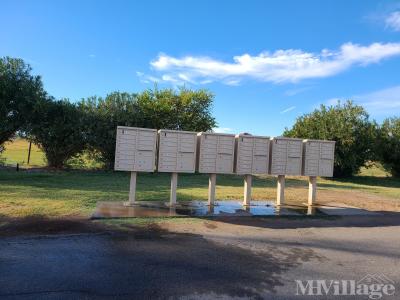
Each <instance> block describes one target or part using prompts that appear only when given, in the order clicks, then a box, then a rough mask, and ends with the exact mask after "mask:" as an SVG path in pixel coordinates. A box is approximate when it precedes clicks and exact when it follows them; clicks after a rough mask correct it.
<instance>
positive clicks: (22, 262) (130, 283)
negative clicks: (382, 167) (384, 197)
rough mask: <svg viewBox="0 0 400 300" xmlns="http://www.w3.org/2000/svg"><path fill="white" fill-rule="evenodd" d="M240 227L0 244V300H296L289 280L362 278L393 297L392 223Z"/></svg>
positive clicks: (156, 228)
mask: <svg viewBox="0 0 400 300" xmlns="http://www.w3.org/2000/svg"><path fill="white" fill-rule="evenodd" d="M388 218H391V220H392V221H391V223H388V224H387V225H382V226H378V225H376V224H377V223H379V220H382V222H383V221H385V220H388ZM233 219H234V218H226V220H233ZM237 219H240V220H245V219H246V218H237ZM184 220H185V219H184ZM247 220H249V222H250V223H244V224H243V225H244V226H243V225H237V224H232V223H225V221H210V220H199V221H196V222H195V223H190V222H189V221H187V222H188V223H185V222H186V221H185V222H181V221H179V222H173V223H170V225H169V226H168V228H165V227H162V226H161V225H151V226H148V227H135V226H132V227H129V229H130V230H129V231H123V232H118V231H113V232H104V231H103V232H100V231H99V232H97V233H96V232H91V233H82V234H53V235H33V236H10V237H3V238H0V249H1V251H0V299H2V300H3V299H5V300H11V299H18V300H19V299H23V300H25V299H29V300H30V299H32V300H33V299H35V300H36V299H296V300H298V299H310V296H305V297H302V296H298V295H296V283H295V282H296V280H299V279H300V280H307V279H321V280H323V279H327V280H329V279H337V280H340V279H352V280H360V279H362V278H363V277H364V276H366V275H368V274H384V275H385V276H386V277H387V278H389V279H390V280H391V281H393V282H394V283H395V285H396V292H397V291H398V290H400V286H399V283H400V273H399V271H398V270H399V269H400V250H399V249H400V238H399V235H398V232H399V228H400V227H399V219H398V216H395V215H393V216H389V217H375V216H374V217H369V216H357V217H347V218H346V217H344V218H343V219H342V218H339V219H333V220H327V219H315V218H313V219H308V218H307V219H303V218H301V219H298V218H296V219H282V218H280V219H271V218H269V219H266V220H265V221H263V220H262V219H260V218H247ZM356 220H357V222H356V223H354V222H355V221H356ZM229 222H230V221H229ZM346 222H353V223H352V226H348V227H341V226H343V225H345V224H347V223H346ZM276 223H280V226H281V228H279V229H278V228H277V229H270V228H264V226H272V224H276ZM364 226H371V227H364ZM78 227H80V226H78ZM61 229H62V228H61ZM397 296H398V294H397V293H396V295H395V296H394V297H385V299H398V297H397ZM367 298H368V297H365V296H362V297H353V296H345V297H338V296H333V295H332V296H331V297H329V296H328V297H326V296H324V297H312V299H367Z"/></svg>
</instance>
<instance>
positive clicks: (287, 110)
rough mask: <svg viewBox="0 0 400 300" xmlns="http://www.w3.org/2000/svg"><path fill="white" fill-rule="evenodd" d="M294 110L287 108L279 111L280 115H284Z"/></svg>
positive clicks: (292, 107) (293, 107)
mask: <svg viewBox="0 0 400 300" xmlns="http://www.w3.org/2000/svg"><path fill="white" fill-rule="evenodd" d="M295 108H296V106H291V107H288V108H286V109H284V110H282V111H281V114H286V113H287V112H289V111H292V110H293V109H295Z"/></svg>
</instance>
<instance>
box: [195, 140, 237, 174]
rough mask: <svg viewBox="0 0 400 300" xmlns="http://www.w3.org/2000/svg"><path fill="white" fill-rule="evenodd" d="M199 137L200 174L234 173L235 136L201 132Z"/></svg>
mask: <svg viewBox="0 0 400 300" xmlns="http://www.w3.org/2000/svg"><path fill="white" fill-rule="evenodd" d="M197 136H198V147H199V157H198V170H199V172H200V173H209V174H226V173H228V174H229V173H233V159H234V152H235V135H233V134H223V133H212V132H200V133H198V134H197Z"/></svg>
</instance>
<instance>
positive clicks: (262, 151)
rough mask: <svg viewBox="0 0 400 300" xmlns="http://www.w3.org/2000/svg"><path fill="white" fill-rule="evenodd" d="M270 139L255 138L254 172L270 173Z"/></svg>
mask: <svg viewBox="0 0 400 300" xmlns="http://www.w3.org/2000/svg"><path fill="white" fill-rule="evenodd" d="M269 143H270V141H269V139H266V138H254V148H253V149H254V150H253V164H252V165H253V168H252V174H268V164H269Z"/></svg>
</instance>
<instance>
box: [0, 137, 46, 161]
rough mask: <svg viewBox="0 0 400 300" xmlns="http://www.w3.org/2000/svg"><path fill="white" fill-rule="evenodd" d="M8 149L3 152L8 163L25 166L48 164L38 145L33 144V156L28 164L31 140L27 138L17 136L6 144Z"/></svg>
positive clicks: (0, 157)
mask: <svg viewBox="0 0 400 300" xmlns="http://www.w3.org/2000/svg"><path fill="white" fill-rule="evenodd" d="M5 147H6V150H5V151H4V152H3V153H2V154H1V156H0V159H3V160H4V162H5V163H6V164H13V165H15V164H17V163H19V165H20V166H25V167H28V166H29V167H44V166H46V157H45V156H44V153H43V152H42V151H41V150H40V149H39V147H38V146H36V145H35V144H32V148H31V158H30V162H29V165H28V152H29V151H28V150H29V142H28V141H27V140H25V139H20V138H17V139H15V140H14V141H12V142H7V143H6V144H5Z"/></svg>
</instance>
